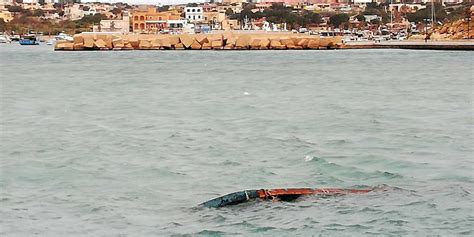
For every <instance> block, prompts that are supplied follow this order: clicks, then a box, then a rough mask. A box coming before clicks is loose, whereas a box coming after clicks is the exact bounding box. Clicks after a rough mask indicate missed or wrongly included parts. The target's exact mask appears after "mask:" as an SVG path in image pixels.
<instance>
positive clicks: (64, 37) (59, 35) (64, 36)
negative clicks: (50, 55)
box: [54, 33, 74, 41]
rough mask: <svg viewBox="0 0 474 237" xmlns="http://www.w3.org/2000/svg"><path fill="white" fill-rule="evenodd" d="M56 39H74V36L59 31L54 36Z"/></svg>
mask: <svg viewBox="0 0 474 237" xmlns="http://www.w3.org/2000/svg"><path fill="white" fill-rule="evenodd" d="M54 38H55V39H56V40H67V41H74V38H73V37H71V36H69V35H66V34H64V33H59V34H58V35H56V36H55V37H54Z"/></svg>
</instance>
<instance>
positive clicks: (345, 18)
mask: <svg viewBox="0 0 474 237" xmlns="http://www.w3.org/2000/svg"><path fill="white" fill-rule="evenodd" d="M329 22H331V24H332V25H333V26H334V27H339V26H340V25H341V24H343V23H346V22H349V15H347V14H346V13H341V14H336V15H333V16H331V17H330V18H329Z"/></svg>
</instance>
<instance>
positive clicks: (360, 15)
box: [356, 14, 365, 21]
mask: <svg viewBox="0 0 474 237" xmlns="http://www.w3.org/2000/svg"><path fill="white" fill-rule="evenodd" d="M356 19H357V20H358V21H365V17H364V15H362V14H359V15H357V16H356Z"/></svg>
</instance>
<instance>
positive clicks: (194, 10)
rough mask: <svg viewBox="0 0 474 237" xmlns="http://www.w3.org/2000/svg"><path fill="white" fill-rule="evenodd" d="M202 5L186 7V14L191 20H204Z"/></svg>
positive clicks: (187, 18)
mask: <svg viewBox="0 0 474 237" xmlns="http://www.w3.org/2000/svg"><path fill="white" fill-rule="evenodd" d="M203 12H204V11H203V9H202V7H185V8H184V14H185V15H184V16H185V18H186V20H188V21H189V22H201V21H203V20H204V16H203Z"/></svg>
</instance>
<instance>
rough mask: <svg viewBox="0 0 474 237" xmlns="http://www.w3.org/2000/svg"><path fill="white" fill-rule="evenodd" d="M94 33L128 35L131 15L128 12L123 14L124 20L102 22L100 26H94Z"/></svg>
mask: <svg viewBox="0 0 474 237" xmlns="http://www.w3.org/2000/svg"><path fill="white" fill-rule="evenodd" d="M93 31H94V32H117V33H122V34H126V33H129V32H130V14H129V13H128V12H127V11H124V12H123V13H122V19H120V20H117V19H113V20H101V21H100V23H99V25H97V26H94V28H93Z"/></svg>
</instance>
